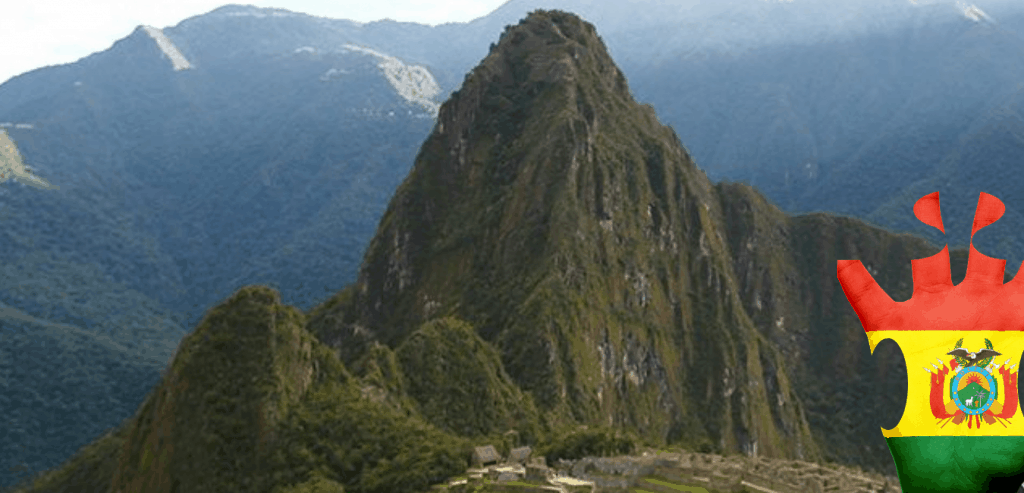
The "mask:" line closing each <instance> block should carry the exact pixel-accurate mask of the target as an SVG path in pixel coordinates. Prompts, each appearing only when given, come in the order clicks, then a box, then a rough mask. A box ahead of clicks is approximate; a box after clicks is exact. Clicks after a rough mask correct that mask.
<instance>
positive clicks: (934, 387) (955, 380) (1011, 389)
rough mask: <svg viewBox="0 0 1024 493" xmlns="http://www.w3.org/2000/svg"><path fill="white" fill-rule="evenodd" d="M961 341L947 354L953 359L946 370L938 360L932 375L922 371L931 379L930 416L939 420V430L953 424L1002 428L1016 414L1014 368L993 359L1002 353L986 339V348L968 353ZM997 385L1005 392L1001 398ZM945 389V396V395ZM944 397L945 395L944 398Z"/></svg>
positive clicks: (930, 371) (1007, 360) (1014, 365)
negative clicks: (995, 425)
mask: <svg viewBox="0 0 1024 493" xmlns="http://www.w3.org/2000/svg"><path fill="white" fill-rule="evenodd" d="M963 342H964V340H963V338H961V339H960V340H958V341H956V347H955V348H954V349H953V350H952V351H949V352H948V353H946V356H953V359H951V360H949V366H946V365H945V364H944V363H943V361H942V360H941V359H940V358H936V359H937V360H938V362H939V365H941V366H936V365H935V364H934V363H933V364H932V367H933V368H934V369H935V371H934V372H933V371H932V370H929V369H928V368H925V371H927V372H928V373H930V374H931V375H932V377H931V395H930V404H931V409H932V416H934V417H935V418H936V419H938V420H939V422H938V424H939V427H940V428H943V427H945V426H946V425H947V424H949V423H952V424H953V425H954V426H960V425H963V424H965V422H966V425H967V427H968V428H979V429H980V428H981V426H982V423H986V424H989V425H994V424H1001V425H1002V426H1003V427H1004V428H1006V427H1007V425H1009V424H1012V423H1011V422H1010V418H1011V417H1012V416H1013V415H1014V413H1016V412H1017V372H1015V371H1013V370H1014V369H1016V367H1017V365H1016V364H1013V365H1011V366H1009V367H1007V366H1005V365H1007V364H1008V363H1010V358H1007V359H1006V361H1004V362H1003V363H1002V364H1001V365H1000V364H996V363H995V362H994V359H995V357H996V356H1001V355H1002V353H1000V352H998V351H996V350H995V348H994V347H993V346H992V341H991V340H989V339H988V338H985V347H984V348H982V349H978V350H977V351H969V350H968V349H966V348H964V347H963ZM1000 383H1001V384H1002V388H1003V389H1005V391H1004V395H1002V396H1000V394H999V388H1000ZM944 389H948V393H946V392H944ZM944 394H945V395H944Z"/></svg>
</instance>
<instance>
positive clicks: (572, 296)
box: [309, 11, 966, 472]
mask: <svg viewBox="0 0 1024 493" xmlns="http://www.w3.org/2000/svg"><path fill="white" fill-rule="evenodd" d="M908 213H909V212H908ZM938 249H939V247H936V246H935V245H933V244H930V243H928V242H926V241H925V240H923V239H921V238H917V237H912V236H909V235H895V234H892V233H890V232H888V231H885V230H882V229H880V228H875V227H872V226H870V225H867V224H865V223H863V222H862V221H859V220H854V219H850V218H845V217H835V216H831V215H828V214H812V215H807V216H799V217H790V216H787V215H786V214H784V213H783V212H782V211H780V210H779V209H778V208H777V207H775V206H774V205H773V204H771V203H770V202H768V201H767V200H766V199H765V198H764V196H763V195H762V194H760V193H759V192H758V191H757V190H755V189H753V188H752V187H749V186H746V185H741V184H734V183H720V184H717V185H712V184H711V183H710V182H709V180H708V178H707V177H706V175H705V174H704V173H703V172H702V171H701V170H700V169H699V168H697V166H696V165H695V164H694V162H693V160H692V159H691V158H690V155H689V153H688V152H687V150H686V149H685V148H684V147H683V146H682V144H681V143H680V141H679V139H678V138H677V137H676V135H675V133H674V132H673V131H672V130H671V129H670V128H667V127H665V126H663V125H661V124H660V123H659V122H658V119H657V117H656V116H655V114H654V111H653V110H652V108H650V107H649V106H645V105H641V104H638V103H637V102H636V101H634V100H633V99H632V97H631V96H630V91H629V89H628V86H627V83H626V81H625V79H624V78H623V76H622V74H621V72H620V71H619V70H618V69H617V68H616V67H615V64H614V63H613V62H612V60H611V59H610V58H609V56H608V54H607V52H606V51H605V48H604V45H603V44H602V42H601V40H600V38H599V37H598V36H597V35H596V33H595V32H594V30H593V28H592V27H591V26H590V25H589V24H587V23H586V22H583V21H581V20H579V19H578V18H576V17H575V16H572V15H569V14H564V13H561V12H557V11H551V12H544V11H538V12H534V13H533V14H531V15H530V16H529V17H528V18H527V19H525V20H524V21H523V22H521V23H520V24H519V25H517V26H514V27H510V28H509V29H507V30H506V31H505V33H504V34H503V35H502V37H501V39H500V41H499V42H498V43H497V44H496V45H495V46H493V47H492V49H491V52H490V54H489V55H488V56H487V57H486V58H484V60H482V61H481V63H480V65H479V66H478V67H477V68H476V69H474V70H473V71H472V72H471V73H470V74H469V75H468V76H467V78H466V81H465V82H464V84H463V86H462V89H461V90H460V91H459V92H457V93H455V94H454V95H453V96H452V98H451V99H450V100H449V101H448V102H446V103H445V104H444V105H443V106H442V107H441V110H440V116H439V121H438V123H437V125H436V127H435V128H434V131H433V133H432V134H431V136H430V137H429V138H428V139H427V141H426V142H425V143H424V145H423V148H422V149H421V151H420V153H419V155H418V157H417V160H416V163H415V165H414V167H413V170H412V172H411V173H410V175H409V177H408V178H407V179H406V180H405V182H404V183H403V185H402V186H401V187H400V189H399V190H398V192H397V193H396V195H395V197H394V199H393V200H392V202H391V204H390V206H389V208H388V210H387V212H386V214H385V215H384V217H383V219H382V220H381V223H380V227H379V229H378V232H377V235H376V237H375V238H374V240H373V241H372V243H371V245H370V247H369V248H368V250H367V253H366V257H365V259H364V263H363V266H362V269H361V271H360V275H359V280H358V282H357V283H356V284H355V285H353V286H350V288H349V289H347V290H345V291H344V292H342V293H341V294H339V295H338V296H336V297H335V298H333V299H332V300H331V301H329V302H328V303H325V304H324V305H322V306H321V307H320V308H318V309H317V310H315V311H314V312H313V314H312V316H311V318H310V324H309V327H310V328H311V330H313V331H314V333H316V334H318V336H319V337H320V338H321V339H322V340H324V341H325V342H327V343H328V344H329V345H331V346H332V347H334V348H336V349H337V350H338V351H339V354H341V356H342V358H343V359H344V360H346V361H353V360H355V359H357V358H358V357H359V355H361V354H363V353H364V352H365V348H366V347H370V346H372V345H377V344H383V345H386V346H390V347H395V346H397V345H399V344H401V343H402V341H404V340H405V339H406V338H407V337H408V335H409V334H410V333H411V332H412V331H413V330H414V329H415V328H417V327H419V326H420V324H422V323H423V322H425V321H429V320H431V319H433V318H435V317H441V316H449V317H455V318H458V319H462V320H465V321H467V322H469V323H470V324H471V326H472V327H473V328H474V330H475V331H476V332H477V333H478V334H479V335H480V336H481V337H482V338H483V339H485V340H486V341H488V342H490V343H492V344H494V345H495V347H497V348H498V351H499V353H500V355H501V361H502V364H503V366H504V369H505V370H506V371H507V372H508V374H509V375H510V376H511V378H512V379H513V380H514V381H515V382H516V383H517V384H518V385H519V386H521V387H522V388H523V389H524V390H527V391H529V393H530V394H531V395H532V397H533V398H534V400H535V402H536V403H537V405H538V407H539V408H540V409H541V410H543V411H544V412H545V413H544V414H546V415H551V416H557V420H558V422H560V423H563V424H570V423H593V424H606V425H612V426H616V427H621V428H627V429H631V430H635V431H636V432H638V433H640V434H641V435H643V436H645V437H646V438H648V439H653V440H655V441H666V442H679V443H682V444H686V445H689V446H692V447H694V448H698V449H705V450H714V451H721V452H742V453H746V454H749V455H763V456H773V457H787V458H803V459H810V460H813V459H817V458H828V459H832V460H836V461H840V462H845V463H852V464H857V465H861V466H864V467H868V468H871V469H876V470H882V471H886V472H894V471H893V469H892V467H893V466H892V463H891V458H890V456H889V453H888V450H887V448H886V447H885V442H884V440H883V439H882V437H881V434H880V433H879V432H878V427H880V426H883V425H886V426H891V425H892V424H894V423H895V422H896V421H898V419H899V416H900V415H901V414H902V409H903V404H904V401H905V399H906V385H907V384H906V382H907V380H906V379H907V374H906V368H905V366H904V362H903V360H902V357H901V355H900V353H899V349H898V348H897V347H896V346H895V345H887V344H883V345H882V346H881V347H880V348H879V350H878V352H877V353H876V355H875V356H872V355H870V354H869V352H868V347H867V344H866V338H865V337H864V334H863V329H862V328H861V326H860V324H859V321H858V319H857V318H856V314H855V313H854V312H853V311H852V309H850V307H849V304H848V303H847V302H846V301H845V298H844V297H843V296H842V291H841V289H840V288H839V285H838V282H837V280H836V275H835V262H836V260H838V259H847V258H856V259H861V260H863V261H864V262H865V264H866V265H868V266H869V268H871V269H873V270H872V272H875V273H877V275H878V278H879V282H880V284H881V285H882V286H883V287H885V288H886V289H889V290H890V291H889V292H890V293H892V295H893V296H894V297H895V298H896V299H906V298H907V297H909V295H910V291H911V289H912V279H911V275H910V260H911V259H914V258H922V257H926V256H929V255H932V254H933V253H935V251H936V250H938ZM951 256H952V258H953V262H954V266H953V269H954V272H961V273H962V272H963V269H964V268H965V263H964V262H965V261H966V260H965V259H966V256H965V252H963V251H961V250H957V251H953V252H951ZM957 269H959V271H958V270H957ZM961 275H962V274H961Z"/></svg>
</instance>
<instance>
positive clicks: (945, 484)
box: [837, 192, 1024, 493]
mask: <svg viewBox="0 0 1024 493" xmlns="http://www.w3.org/2000/svg"><path fill="white" fill-rule="evenodd" d="M1005 210H1006V207H1005V206H1004V205H1003V203H1002V202H1001V201H1000V200H999V199H997V198H996V197H994V196H992V195H989V194H987V193H984V192H982V193H981V195H980V197H979V199H978V209H977V212H976V213H975V215H974V226H973V228H972V231H971V247H970V253H969V254H968V260H967V275H966V276H965V278H964V280H963V282H961V283H960V284H957V285H956V286H954V285H953V282H952V279H951V277H950V272H949V247H948V246H947V247H946V248H943V249H942V251H941V252H939V253H938V254H936V255H933V256H931V257H928V258H923V259H915V260H912V261H911V268H912V270H913V276H914V294H913V295H912V296H911V298H910V299H909V300H907V301H904V302H895V301H893V300H892V298H890V297H889V295H888V294H886V293H885V291H884V290H882V288H881V287H880V286H879V285H878V283H877V282H875V279H874V278H873V277H872V276H871V274H870V273H869V272H868V271H867V270H866V269H865V267H864V265H863V264H862V263H861V261H860V260H839V261H838V265H837V275H838V277H839V283H840V284H841V285H842V288H843V292H844V293H845V294H846V298H847V300H848V301H849V302H850V305H852V306H853V309H854V311H855V312H857V316H858V317H859V318H860V321H861V324H862V325H863V326H864V331H865V332H866V333H867V337H868V345H869V346H870V348H871V351H872V352H874V350H875V346H877V345H878V343H879V342H881V341H882V340H884V339H892V340H893V341H895V342H896V343H897V344H898V345H899V346H900V349H901V350H902V351H903V357H904V359H905V360H906V363H907V403H906V406H905V408H904V411H903V417H902V419H901V420H900V422H899V423H898V424H897V425H896V426H895V427H894V428H892V429H891V430H886V429H884V428H883V429H882V435H883V436H884V437H885V440H886V442H887V443H888V445H889V451H890V452H891V453H892V457H893V461H894V462H895V463H896V469H897V471H898V473H899V479H900V486H901V488H902V490H903V491H904V493H913V492H925V491H928V492H940V491H941V492H987V491H1006V492H1016V491H1017V489H1018V488H1020V486H1021V482H1022V481H1024V416H1022V413H1021V410H1020V405H1019V402H1018V399H1017V397H1018V396H1017V372H1018V368H1017V364H1018V363H1019V362H1020V359H1021V353H1022V352H1024V276H1020V275H1017V276H1015V277H1014V279H1013V280H1012V281H1010V282H1008V283H1006V284H1003V276H1004V272H1005V267H1006V260H1001V259H995V258H991V257H988V256H985V255H983V254H982V253H980V252H978V250H976V249H975V248H974V234H975V233H977V232H978V230H980V229H981V228H984V227H985V226H988V225H990V224H992V223H993V222H995V221H996V220H998V219H999V218H1000V217H1002V215H1003V212H1005ZM914 215H915V216H917V218H918V219H919V220H921V222H924V223H925V224H928V225H930V226H933V227H935V228H938V229H939V230H940V231H942V232H943V233H945V229H944V228H943V225H942V214H941V212H940V209H939V193H938V192H935V193H932V194H929V195H926V196H924V197H922V198H921V199H920V200H918V201H917V203H916V204H915V205H914ZM921 368H923V369H924V370H925V372H927V375H926V374H925V373H922V372H921V370H920V369H921Z"/></svg>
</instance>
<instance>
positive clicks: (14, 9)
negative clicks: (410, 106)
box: [0, 0, 504, 84]
mask: <svg viewBox="0 0 1024 493" xmlns="http://www.w3.org/2000/svg"><path fill="white" fill-rule="evenodd" d="M3 3H4V4H5V5H4V6H3V7H0V33H2V34H3V45H2V46H3V49H0V84H2V83H3V82H6V81H7V79H9V78H11V77H13V76H15V75H18V74H21V73H24V72H27V71H29V70H32V69H35V68H39V67H44V66H47V65H57V64H62V63H68V62H73V61H75V60H78V59H79V58H82V57H85V56H87V55H89V54H92V53H95V52H97V51H103V50H105V49H107V48H110V45H112V44H114V41H117V40H118V39H121V38H123V37H125V36H127V35H129V34H131V32H132V30H134V29H135V27H136V26H138V25H140V24H145V25H149V26H154V27H158V28H164V27H170V26H173V25H175V24H177V23H178V22H181V21H182V20H184V19H186V18H188V17H192V16H194V15H199V14H204V13H206V12H209V11H211V10H213V9H215V8H217V7H220V6H222V5H226V4H229V3H238V4H250V5H255V6H257V7H277V8H282V9H287V10H291V11H294V12H302V13H306V14H311V15H318V16H321V17H331V18H336V19H352V20H355V21H360V22H369V21H374V20H379V19H384V18H391V19H394V20H399V21H409V22H420V23H423V24H431V25H434V24H441V23H444V22H467V21H471V20H473V19H476V18H477V17H481V16H484V15H487V14H488V13H490V12H491V11H493V10H494V9H496V8H498V6H500V5H501V4H502V3H504V0H444V1H427V0H276V1H275V0H269V1H261V0H249V1H246V0H238V1H236V2H230V1H224V0H74V1H68V0H26V1H22V2H8V1H4V2H3Z"/></svg>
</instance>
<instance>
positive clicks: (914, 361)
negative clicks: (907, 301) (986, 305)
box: [867, 330, 1024, 438]
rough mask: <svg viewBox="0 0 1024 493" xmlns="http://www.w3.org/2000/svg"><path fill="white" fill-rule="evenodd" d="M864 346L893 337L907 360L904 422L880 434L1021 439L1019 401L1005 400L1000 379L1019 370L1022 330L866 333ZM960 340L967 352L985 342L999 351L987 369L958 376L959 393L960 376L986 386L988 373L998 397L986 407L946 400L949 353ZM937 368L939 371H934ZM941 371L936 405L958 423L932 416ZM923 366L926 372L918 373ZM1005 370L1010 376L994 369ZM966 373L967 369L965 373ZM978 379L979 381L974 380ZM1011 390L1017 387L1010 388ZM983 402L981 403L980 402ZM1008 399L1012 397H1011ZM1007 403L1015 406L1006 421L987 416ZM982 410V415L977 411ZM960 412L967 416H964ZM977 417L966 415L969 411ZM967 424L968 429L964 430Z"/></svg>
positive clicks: (950, 375) (1023, 342) (1023, 431)
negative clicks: (995, 387)
mask: <svg viewBox="0 0 1024 493" xmlns="http://www.w3.org/2000/svg"><path fill="white" fill-rule="evenodd" d="M867 336H868V344H870V346H871V352H872V353H874V352H875V346H877V345H878V343H879V342H881V341H883V340H885V339H892V340H893V341H895V342H896V344H898V345H899V346H900V349H901V350H902V351H903V358H904V360H905V361H906V362H907V404H906V407H905V408H904V410H903V418H902V419H901V420H900V422H899V424H897V425H896V427H895V428H893V429H891V430H886V429H885V428H882V435H884V436H885V437H887V438H891V437H914V436H1024V417H1022V414H1021V409H1020V405H1019V403H1014V402H1009V403H1008V402H1007V398H1008V393H1007V389H1006V386H1007V385H1006V382H1005V381H1004V379H1007V378H1010V377H1012V376H1014V375H1016V373H1017V371H1018V370H1019V368H1016V365H1017V364H1019V362H1020V359H1021V353H1024V332H1022V331H971V330H964V331H950V330H915V331H895V330H886V331H871V332H867ZM960 339H963V343H962V344H961V346H962V347H963V348H965V349H967V350H968V351H970V352H978V351H980V350H981V349H984V348H985V347H986V345H985V339H988V340H989V341H991V343H992V349H994V350H995V351H998V352H999V353H1001V354H1000V355H998V356H995V357H993V359H992V361H991V363H990V365H989V366H988V367H987V368H986V371H984V372H980V373H979V369H978V368H977V367H974V368H972V369H970V370H969V371H967V373H973V374H974V375H967V374H964V375H962V376H961V378H960V382H959V383H961V385H959V387H960V389H963V387H964V385H962V384H963V380H964V378H968V377H971V378H974V379H976V380H978V384H979V385H978V386H975V387H974V388H977V387H979V386H980V387H982V388H986V389H987V387H988V383H987V382H988V380H987V379H986V378H985V377H984V375H985V374H986V373H987V374H989V375H991V377H992V379H993V380H994V382H995V383H996V386H997V388H998V392H997V393H996V394H997V395H998V397H997V398H996V399H994V401H993V402H991V404H989V403H988V402H987V401H985V402H982V404H981V406H980V407H977V406H979V405H978V403H977V402H973V401H972V405H973V406H976V407H970V406H967V405H966V404H965V403H964V401H965V400H966V398H967V396H966V394H965V396H964V398H963V399H961V401H960V403H959V405H958V404H957V402H954V400H953V399H952V398H951V397H950V385H951V382H952V381H953V380H954V377H956V376H957V373H956V371H954V370H953V367H952V365H951V364H950V361H951V360H953V359H954V357H953V356H950V355H948V354H947V353H949V352H950V351H952V350H953V349H955V347H956V343H957V341H958V340H960ZM936 367H938V368H936ZM943 367H945V369H947V370H949V373H948V374H947V375H945V376H944V378H942V379H941V382H942V392H941V396H942V397H941V399H942V402H941V407H942V409H943V410H944V411H945V412H947V413H950V414H956V413H960V414H961V416H960V422H959V423H958V424H957V423H956V421H957V419H956V418H945V419H940V418H937V417H936V416H935V414H934V413H933V407H932V400H931V399H932V386H933V379H935V381H939V378H938V377H936V376H935V375H938V374H940V370H941V369H942V368H943ZM921 368H924V369H925V370H927V371H928V374H925V372H923V371H921ZM1003 368H1005V370H1007V371H1009V373H1010V374H1009V375H1005V376H1004V375H1003V374H1002V373H1001V372H1000V371H999V370H1000V369H1003ZM965 370H966V369H965ZM979 377H980V378H979ZM1014 387H1016V386H1014ZM1009 394H1010V397H1012V395H1014V394H1016V388H1014V389H1013V390H1012V391H1011V392H1010V393H1009ZM982 400H983V399H982ZM1011 400H1012V399H1011ZM1008 404H1010V405H1013V406H1014V407H1016V411H1015V412H1013V413H1012V415H1009V416H1007V417H1005V418H996V419H994V422H991V423H990V422H989V421H993V418H994V417H993V416H992V414H998V413H999V412H1002V411H1004V408H1005V411H1006V412H1007V413H1008V412H1009V408H1006V406H1007V405H1008ZM986 407H987V410H988V411H989V413H988V415H987V416H988V419H986V413H984V412H982V410H984V409H985V408H986ZM964 409H966V410H967V412H964ZM971 412H974V413H980V414H977V415H970V414H969V413H971ZM969 424H970V426H968V425H969Z"/></svg>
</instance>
